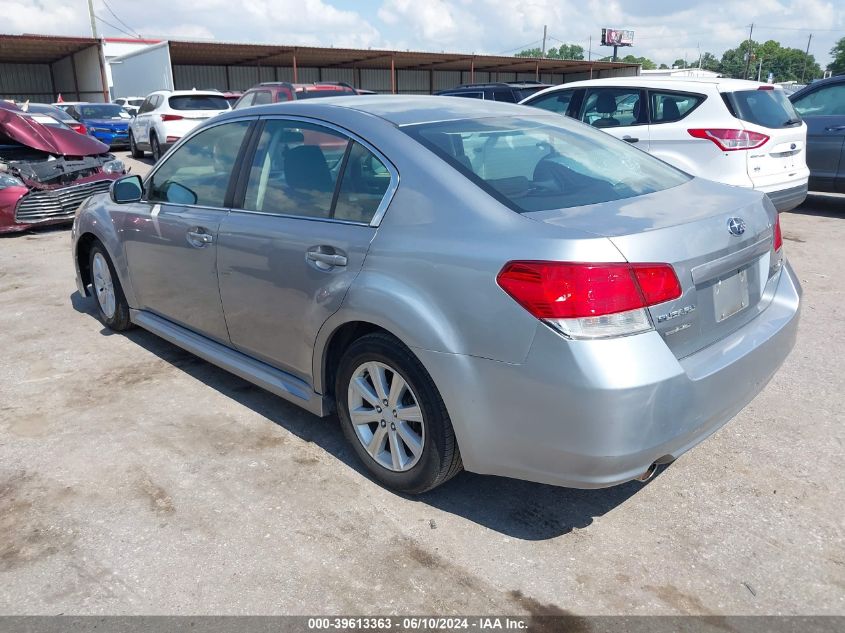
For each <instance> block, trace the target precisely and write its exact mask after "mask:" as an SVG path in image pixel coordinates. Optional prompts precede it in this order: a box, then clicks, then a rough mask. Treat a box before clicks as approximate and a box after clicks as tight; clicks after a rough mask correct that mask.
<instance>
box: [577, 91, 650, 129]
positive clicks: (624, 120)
mask: <svg viewBox="0 0 845 633" xmlns="http://www.w3.org/2000/svg"><path fill="white" fill-rule="evenodd" d="M641 97H642V94H641V91H640V90H639V89H638V88H590V89H589V90H587V95H586V97H584V106H583V108H582V114H581V120H582V121H584V122H585V123H589V124H590V125H592V126H593V127H598V128H607V127H628V126H631V125H640V124H642V123H646V122H647V118H646V116H645V108H643V107H641V103H642V98H641Z"/></svg>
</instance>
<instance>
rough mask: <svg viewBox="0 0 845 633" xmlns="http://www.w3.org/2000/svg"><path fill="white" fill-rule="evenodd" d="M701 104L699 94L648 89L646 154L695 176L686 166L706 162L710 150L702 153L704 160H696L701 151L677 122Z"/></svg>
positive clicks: (682, 125) (702, 96)
mask: <svg viewBox="0 0 845 633" xmlns="http://www.w3.org/2000/svg"><path fill="white" fill-rule="evenodd" d="M704 100H705V95H703V94H698V93H690V92H679V91H677V90H652V89H649V91H648V110H649V125H648V137H649V148H648V149H649V152H650V153H651V154H654V155H655V156H657V157H658V158H660V159H661V160H665V161H666V162H667V163H669V164H671V165H675V166H676V167H680V168H681V169H686V170H687V171H689V172H690V173H695V172H694V170H692V169H690V167H689V163H692V164H693V165H695V164H696V163H699V164H700V163H704V162H706V160H707V158H706V157H707V156H709V153H708V152H709V151H710V148H709V147H707V148H705V149H704V150H703V151H704V152H705V156H704V157H702V156H699V155H698V152H700V151H701V150H700V149H699V146H698V144H697V143H696V142H695V141H696V139H694V138H693V137H691V136H690V134H689V132H687V127H688V126H687V125H685V124H684V123H682V122H681V121H682V120H683V119H685V118H686V117H687V116H688V115H689V114H690V113H691V112H692V111H693V110H695V109H696V108H697V107H698V106H699V105H701V104H702V103H703V102H704ZM696 175H700V174H696Z"/></svg>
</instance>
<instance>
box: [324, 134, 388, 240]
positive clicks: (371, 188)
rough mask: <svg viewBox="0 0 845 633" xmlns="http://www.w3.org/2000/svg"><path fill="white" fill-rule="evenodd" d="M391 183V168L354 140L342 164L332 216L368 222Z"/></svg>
mask: <svg viewBox="0 0 845 633" xmlns="http://www.w3.org/2000/svg"><path fill="white" fill-rule="evenodd" d="M389 186H390V172H389V171H388V169H387V167H385V165H384V163H382V162H381V161H380V160H379V159H378V157H376V155H375V154H373V153H372V152H371V151H370V150H368V149H367V148H366V147H364V146H363V145H361V144H360V143H356V142H353V143H352V147H351V148H350V149H349V155H348V157H347V158H346V165H345V166H344V168H343V178H342V180H341V181H340V190H339V192H338V196H337V203H336V205H335V209H334V216H333V217H334V218H336V219H338V220H347V221H349V222H363V223H365V224H369V223H370V221H371V220H372V219H373V216H374V215H375V214H376V211H377V210H378V207H379V205H380V204H381V201H382V199H383V198H384V194H385V193H387V189H388V187H389Z"/></svg>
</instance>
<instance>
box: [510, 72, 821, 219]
mask: <svg viewBox="0 0 845 633" xmlns="http://www.w3.org/2000/svg"><path fill="white" fill-rule="evenodd" d="M521 103H523V104H524V105H530V106H534V107H538V108H543V109H546V110H550V111H552V112H557V113H559V114H565V115H567V116H570V117H573V118H576V119H579V120H581V121H584V122H585V123H589V124H590V125H592V126H594V127H598V128H602V129H603V130H604V131H605V132H608V133H610V134H612V135H614V136H616V137H618V138H621V139H622V140H624V141H628V142H629V143H631V144H632V145H634V146H636V147H639V148H640V149H643V150H645V151H647V152H649V153H651V154H654V155H655V156H657V157H658V158H660V159H662V160H664V161H666V162H667V163H670V164H671V165H674V166H675V167H678V168H679V169H682V170H684V171H686V172H688V173H690V174H692V175H694V176H700V177H702V178H708V179H710V180H716V181H718V182H723V183H726V184H729V185H737V186H740V187H749V188H752V189H757V190H759V191H763V192H765V193H766V194H768V196H769V198H770V199H771V200H772V202H773V203H774V205H775V207H777V209H778V210H779V211H787V210H789V209H793V208H795V207H797V206H798V205H799V204H801V203H802V202H803V201H804V198H806V196H807V180H808V178H809V175H810V171H809V169H807V151H806V147H807V126H806V125H805V124H804V122H803V121H802V120H801V117H799V116H798V114H797V113H796V112H795V110H794V109H793V107H792V104H791V103H790V102H789V100H788V99H787V98H786V95H785V94H784V92H783V90H782V89H781V88H780V87H779V86H771V85H768V84H760V83H756V82H752V81H742V80H739V79H686V78H685V79H677V78H668V77H663V78H658V77H654V78H652V77H619V78H614V79H594V80H589V81H577V82H572V83H568V84H564V85H562V86H555V87H553V88H548V89H546V90H543V91H541V92H538V93H536V94H534V95H532V96H530V97H528V98H527V99H524V100H523V101H522V102H521Z"/></svg>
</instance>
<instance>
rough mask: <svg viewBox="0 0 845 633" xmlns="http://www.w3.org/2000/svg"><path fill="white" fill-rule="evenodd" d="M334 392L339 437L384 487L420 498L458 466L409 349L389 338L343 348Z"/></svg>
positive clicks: (441, 415)
mask: <svg viewBox="0 0 845 633" xmlns="http://www.w3.org/2000/svg"><path fill="white" fill-rule="evenodd" d="M374 375H375V377H374ZM397 378H398V380H399V381H400V382H398V383H395V382H394V381H396V380H397ZM376 380H378V381H379V383H380V387H376ZM402 385H404V387H403V386H402ZM365 392H366V393H367V396H366V398H365V397H364V395H363V394H364V393H365ZM394 392H395V393H394ZM334 393H335V399H336V401H337V411H338V417H339V418H340V424H341V427H342V428H343V433H344V435H345V436H346V438H347V440H349V443H350V444H351V445H352V447H353V449H354V451H355V453H356V454H357V455H358V458H359V459H360V460H361V461H362V462H363V464H364V465H365V466H366V468H367V470H369V472H370V473H372V475H373V476H374V477H375V478H376V479H377V480H378V481H379V482H380V483H381V484H383V485H384V486H386V487H388V488H391V489H393V490H396V491H398V492H403V493H407V494H420V493H422V492H426V491H428V490H431V489H432V488H436V487H437V486H439V485H441V484H443V483H444V482H446V481H448V480H449V479H451V478H452V477H454V476H455V475H456V474H457V473H459V472H460V471H461V469H462V468H463V464H462V462H461V453H460V450H459V449H458V443H457V440H456V439H455V431H454V429H453V428H452V421H451V420H450V418H449V412H448V411H447V410H446V405H445V404H444V402H443V398H442V397H441V396H440V392H439V391H438V390H437V386H436V385H435V384H434V381H433V380H432V379H431V376H429V374H428V372H427V371H426V370H425V368H424V367H423V365H422V363H420V361H419V359H417V357H416V356H414V354H413V353H412V352H411V350H410V349H408V348H407V347H406V346H405V345H403V344H402V343H401V342H400V341H399V340H398V339H396V338H395V337H393V336H391V335H390V334H387V333H373V334H367V335H365V336H363V337H361V338H359V339H358V340H356V341H355V342H353V343H352V344H351V345H350V346H349V347H348V349H347V350H346V351H345V352H344V354H343V356H342V357H341V359H340V363H339V365H338V371H337V377H336V381H335V385H334ZM367 398H369V399H367ZM379 400H381V402H380V404H379V405H377V404H376V403H377V402H379ZM403 411H405V412H406V413H405V414H404V415H403V413H402V412H403ZM353 416H354V418H355V421H354V422H353ZM405 416H407V417H405ZM366 420H370V421H369V422H366ZM368 447H369V448H368ZM412 447H415V448H416V452H415V451H414V448H412Z"/></svg>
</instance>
